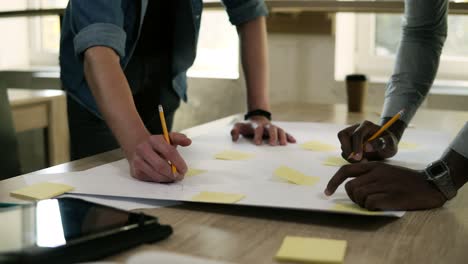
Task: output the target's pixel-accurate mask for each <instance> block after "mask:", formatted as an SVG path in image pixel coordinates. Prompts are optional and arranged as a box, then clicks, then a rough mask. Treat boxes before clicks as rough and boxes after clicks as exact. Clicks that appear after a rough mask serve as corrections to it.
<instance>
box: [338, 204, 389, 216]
mask: <svg viewBox="0 0 468 264" xmlns="http://www.w3.org/2000/svg"><path fill="white" fill-rule="evenodd" d="M332 210H333V211H340V212H348V213H354V214H360V215H382V214H384V213H383V212H374V211H369V210H367V209H364V208H361V207H359V205H357V204H354V203H346V204H341V203H340V204H335V205H334V206H333V208H332Z"/></svg>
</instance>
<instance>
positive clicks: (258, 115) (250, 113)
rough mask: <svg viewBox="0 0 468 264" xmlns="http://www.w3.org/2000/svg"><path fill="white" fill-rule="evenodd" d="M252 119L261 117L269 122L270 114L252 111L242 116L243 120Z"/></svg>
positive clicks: (261, 110) (259, 110) (264, 111)
mask: <svg viewBox="0 0 468 264" xmlns="http://www.w3.org/2000/svg"><path fill="white" fill-rule="evenodd" d="M253 117H263V118H266V119H268V120H270V121H271V113H270V112H269V111H267V110H264V109H254V110H251V111H248V112H247V113H246V114H245V115H244V120H249V119H251V118H253Z"/></svg>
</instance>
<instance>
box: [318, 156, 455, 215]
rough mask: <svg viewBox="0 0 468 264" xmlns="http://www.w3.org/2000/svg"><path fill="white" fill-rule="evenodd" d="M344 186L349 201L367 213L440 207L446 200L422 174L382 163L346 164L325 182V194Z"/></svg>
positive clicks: (331, 193)
mask: <svg viewBox="0 0 468 264" xmlns="http://www.w3.org/2000/svg"><path fill="white" fill-rule="evenodd" d="M348 178H352V179H351V180H350V181H348V182H347V183H346V184H345V189H346V192H347V194H348V196H349V198H350V199H351V200H352V201H353V202H355V203H357V204H358V205H359V206H361V207H363V208H366V209H368V210H418V209H430V208H436V207H441V206H442V205H443V204H444V203H445V202H446V201H447V199H446V198H445V196H444V195H443V194H442V192H440V191H439V189H437V187H436V186H435V185H433V184H432V183H430V182H428V181H427V180H426V176H425V174H424V172H422V171H416V170H412V169H407V168H403V167H398V166H393V165H390V164H385V163H381V162H365V163H356V164H350V165H345V166H343V167H341V169H340V170H338V172H337V173H336V174H335V175H334V176H333V177H332V178H331V180H330V181H329V182H328V185H327V188H326V190H325V194H326V195H327V196H330V195H333V193H335V191H336V189H337V188H338V186H339V185H341V184H342V183H343V182H344V181H345V180H346V179H348Z"/></svg>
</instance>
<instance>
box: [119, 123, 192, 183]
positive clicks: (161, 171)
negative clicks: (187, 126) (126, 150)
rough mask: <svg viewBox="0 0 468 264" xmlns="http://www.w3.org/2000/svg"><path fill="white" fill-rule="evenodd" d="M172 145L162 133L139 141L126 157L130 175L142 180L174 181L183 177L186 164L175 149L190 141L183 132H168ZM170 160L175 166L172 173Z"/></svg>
mask: <svg viewBox="0 0 468 264" xmlns="http://www.w3.org/2000/svg"><path fill="white" fill-rule="evenodd" d="M169 136H170V138H171V143H172V145H169V144H168V143H167V142H166V141H165V140H164V137H163V136H162V135H150V136H149V137H147V138H146V139H145V140H143V141H142V142H141V143H139V144H138V145H137V146H136V147H135V150H134V151H133V153H131V154H130V155H129V156H128V157H127V159H128V162H129V164H130V172H131V175H132V176H133V177H134V178H136V179H138V180H142V181H153V182H174V181H179V180H181V179H183V177H184V175H185V173H186V172H187V164H186V163H185V161H184V159H183V158H182V157H181V156H180V154H179V152H178V151H177V149H176V147H177V146H183V147H186V146H189V145H190V144H191V143H192V141H191V140H190V139H189V138H188V137H186V136H185V135H183V134H180V133H174V132H172V133H169ZM168 161H170V162H171V163H172V164H174V165H175V166H176V168H177V173H176V174H175V175H173V174H172V170H171V166H170V164H169V163H168Z"/></svg>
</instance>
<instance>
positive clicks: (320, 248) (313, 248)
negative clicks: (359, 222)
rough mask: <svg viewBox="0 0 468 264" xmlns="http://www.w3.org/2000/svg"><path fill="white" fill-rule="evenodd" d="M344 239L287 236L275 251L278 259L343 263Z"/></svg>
mask: <svg viewBox="0 0 468 264" xmlns="http://www.w3.org/2000/svg"><path fill="white" fill-rule="evenodd" d="M346 244H347V243H346V241H345V240H334V239H322V238H312V237H295V236H287V237H285V238H284V240H283V244H281V247H280V249H279V250H278V252H277V253H276V259H277V260H279V261H298V262H305V263H330V264H332V263H333V264H334V263H343V260H344V256H345V252H346Z"/></svg>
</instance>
